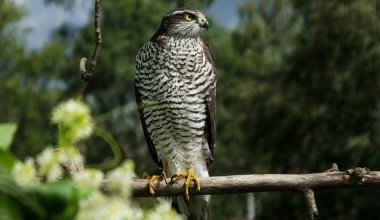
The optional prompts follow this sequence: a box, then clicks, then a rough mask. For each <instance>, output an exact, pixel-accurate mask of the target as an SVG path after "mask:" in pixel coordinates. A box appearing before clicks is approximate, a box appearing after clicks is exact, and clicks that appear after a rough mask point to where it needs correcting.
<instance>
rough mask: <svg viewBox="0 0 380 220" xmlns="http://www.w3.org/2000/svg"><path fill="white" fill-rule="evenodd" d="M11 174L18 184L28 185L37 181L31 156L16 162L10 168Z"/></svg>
mask: <svg viewBox="0 0 380 220" xmlns="http://www.w3.org/2000/svg"><path fill="white" fill-rule="evenodd" d="M12 176H13V177H14V179H15V180H16V182H17V183H18V184H19V185H28V184H34V183H37V182H38V179H37V170H36V166H35V163H34V160H33V159H32V158H28V159H26V161H25V162H24V163H23V162H20V161H18V162H16V164H15V165H14V166H13V169H12Z"/></svg>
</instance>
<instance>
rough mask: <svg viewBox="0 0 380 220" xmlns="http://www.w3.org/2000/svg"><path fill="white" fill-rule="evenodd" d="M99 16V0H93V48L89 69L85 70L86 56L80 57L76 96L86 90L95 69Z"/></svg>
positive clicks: (99, 46)
mask: <svg viewBox="0 0 380 220" xmlns="http://www.w3.org/2000/svg"><path fill="white" fill-rule="evenodd" d="M99 17H100V12H99V0H95V20H94V27H95V48H94V52H93V53H92V57H91V63H90V67H89V70H86V61H87V58H85V57H83V58H81V59H80V62H79V71H80V79H81V84H80V87H79V91H78V94H77V97H82V96H83V94H84V91H85V90H86V87H87V83H88V81H89V80H90V79H91V77H92V75H93V73H94V71H95V67H96V61H97V60H98V56H99V52H100V48H101V45H102V34H101V32H100V18H99Z"/></svg>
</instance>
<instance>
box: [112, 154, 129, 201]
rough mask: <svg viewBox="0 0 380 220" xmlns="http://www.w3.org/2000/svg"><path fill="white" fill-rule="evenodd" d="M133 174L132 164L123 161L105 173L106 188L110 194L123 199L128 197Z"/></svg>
mask: <svg viewBox="0 0 380 220" xmlns="http://www.w3.org/2000/svg"><path fill="white" fill-rule="evenodd" d="M134 177H135V173H134V164H133V162H132V161H129V160H128V161H125V162H124V163H123V164H122V165H121V166H119V167H117V168H116V169H114V170H111V171H110V172H109V173H107V179H108V186H109V188H110V190H111V193H114V194H120V195H121V196H123V197H129V195H130V194H131V186H132V181H133V178H134Z"/></svg>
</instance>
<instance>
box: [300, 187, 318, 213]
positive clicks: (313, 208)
mask: <svg viewBox="0 0 380 220" xmlns="http://www.w3.org/2000/svg"><path fill="white" fill-rule="evenodd" d="M302 193H303V195H304V197H305V201H306V204H307V207H308V210H309V214H310V219H312V220H314V219H316V218H317V216H318V209H317V203H316V202H315V197H314V191H313V190H311V189H308V188H305V189H304V190H302Z"/></svg>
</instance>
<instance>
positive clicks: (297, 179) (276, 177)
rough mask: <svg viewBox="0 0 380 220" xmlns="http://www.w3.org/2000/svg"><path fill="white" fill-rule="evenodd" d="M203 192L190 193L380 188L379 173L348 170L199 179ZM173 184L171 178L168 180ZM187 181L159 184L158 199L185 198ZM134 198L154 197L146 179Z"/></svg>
mask: <svg viewBox="0 0 380 220" xmlns="http://www.w3.org/2000/svg"><path fill="white" fill-rule="evenodd" d="M199 180H200V182H201V191H199V192H197V191H195V188H194V185H193V183H191V185H190V188H189V192H190V194H193V195H206V194H210V195H211V194H231V193H247V192H270V191H297V192H304V190H305V189H310V190H325V189H332V188H353V187H367V186H380V171H368V170H366V169H365V168H355V169H352V170H348V171H338V172H336V171H333V172H323V173H311V174H253V175H235V176H213V177H207V178H199ZM167 181H168V182H170V179H167ZM183 183H184V180H183V179H181V180H178V181H177V182H174V183H169V184H166V183H165V181H159V182H157V183H156V188H155V192H156V193H155V195H156V196H175V195H182V194H183V193H184V191H183ZM133 195H134V196H135V197H147V196H151V195H150V194H149V192H148V188H147V180H145V179H136V180H135V181H134V182H133Z"/></svg>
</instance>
